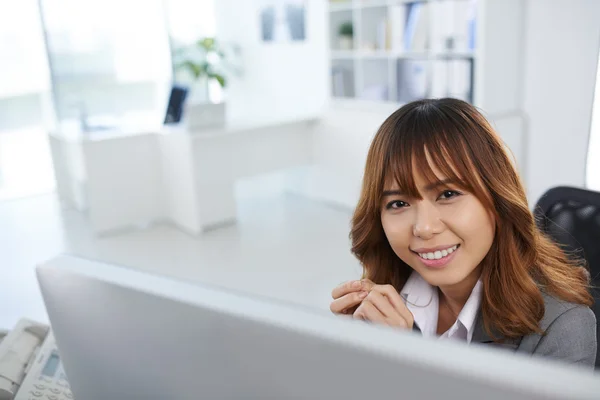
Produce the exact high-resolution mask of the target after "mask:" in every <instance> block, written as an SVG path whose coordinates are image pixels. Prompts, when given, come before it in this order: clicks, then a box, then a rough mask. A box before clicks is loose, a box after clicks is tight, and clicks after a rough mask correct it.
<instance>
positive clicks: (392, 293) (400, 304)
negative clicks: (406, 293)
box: [373, 285, 414, 327]
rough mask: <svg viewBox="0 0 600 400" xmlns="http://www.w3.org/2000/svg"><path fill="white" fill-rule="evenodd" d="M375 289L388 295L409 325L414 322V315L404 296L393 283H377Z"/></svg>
mask: <svg viewBox="0 0 600 400" xmlns="http://www.w3.org/2000/svg"><path fill="white" fill-rule="evenodd" d="M373 291H375V292H378V293H381V294H383V295H384V296H386V297H387V298H388V299H389V301H390V303H391V304H392V306H393V307H394V309H396V311H397V312H398V313H399V314H400V315H401V316H402V318H404V320H405V321H406V322H407V324H408V326H409V327H412V326H413V324H414V317H413V315H412V313H411V312H410V310H409V309H408V308H407V307H406V304H404V301H403V300H402V297H400V295H399V294H398V292H397V291H396V289H395V288H394V287H393V286H392V285H376V286H375V287H374V288H373Z"/></svg>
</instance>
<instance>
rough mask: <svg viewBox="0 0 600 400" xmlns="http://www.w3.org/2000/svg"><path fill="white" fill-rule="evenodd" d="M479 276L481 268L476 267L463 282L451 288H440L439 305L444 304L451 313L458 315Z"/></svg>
mask: <svg viewBox="0 0 600 400" xmlns="http://www.w3.org/2000/svg"><path fill="white" fill-rule="evenodd" d="M480 276H481V267H477V268H475V269H474V270H473V272H471V274H469V276H467V278H466V279H464V280H463V281H461V282H459V283H457V284H455V285H452V286H444V287H442V286H440V288H439V290H440V303H441V302H445V303H446V305H448V307H449V308H450V309H451V310H452V312H453V313H454V314H456V315H458V314H459V313H460V311H461V310H462V308H463V307H464V306H465V303H466V302H467V300H469V296H471V292H472V291H473V288H474V287H475V285H476V284H477V281H478V280H479V277H480Z"/></svg>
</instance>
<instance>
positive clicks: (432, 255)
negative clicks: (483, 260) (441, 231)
mask: <svg viewBox="0 0 600 400" xmlns="http://www.w3.org/2000/svg"><path fill="white" fill-rule="evenodd" d="M457 248H458V245H456V246H452V247H450V248H448V249H446V250H438V251H435V252H429V253H419V257H421V258H423V259H425V260H439V259H441V258H443V257H447V256H449V255H450V254H452V253H453V252H454V251H455V250H456V249H457Z"/></svg>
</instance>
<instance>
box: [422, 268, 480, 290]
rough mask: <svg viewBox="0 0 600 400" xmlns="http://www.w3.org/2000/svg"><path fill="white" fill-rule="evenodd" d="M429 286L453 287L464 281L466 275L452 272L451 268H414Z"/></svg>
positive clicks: (460, 272)
mask: <svg viewBox="0 0 600 400" xmlns="http://www.w3.org/2000/svg"><path fill="white" fill-rule="evenodd" d="M414 270H415V271H417V272H418V273H419V275H421V277H422V278H423V279H425V280H426V281H427V283H429V284H430V285H431V286H438V287H439V286H454V285H456V284H458V283H460V282H462V281H464V280H465V279H466V278H467V276H468V275H469V274H468V273H463V272H462V271H454V270H452V268H443V269H433V268H424V267H422V266H421V267H420V268H414Z"/></svg>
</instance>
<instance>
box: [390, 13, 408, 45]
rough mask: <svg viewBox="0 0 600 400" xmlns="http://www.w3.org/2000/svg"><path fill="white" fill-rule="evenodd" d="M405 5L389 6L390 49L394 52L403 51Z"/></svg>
mask: <svg viewBox="0 0 600 400" xmlns="http://www.w3.org/2000/svg"><path fill="white" fill-rule="evenodd" d="M407 7H408V6H407V5H406V4H396V5H393V6H390V42H391V43H390V47H391V48H392V51H394V52H402V51H404V50H405V49H404V31H405V28H406V10H407Z"/></svg>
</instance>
